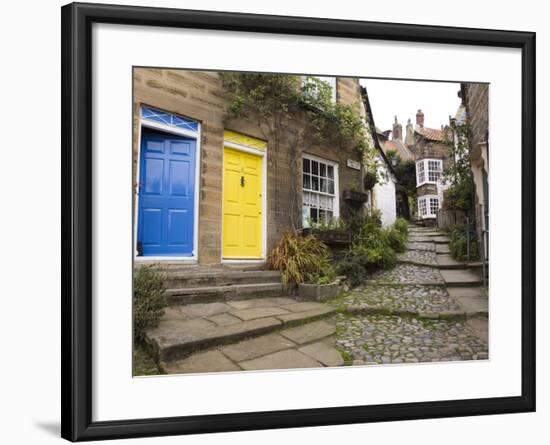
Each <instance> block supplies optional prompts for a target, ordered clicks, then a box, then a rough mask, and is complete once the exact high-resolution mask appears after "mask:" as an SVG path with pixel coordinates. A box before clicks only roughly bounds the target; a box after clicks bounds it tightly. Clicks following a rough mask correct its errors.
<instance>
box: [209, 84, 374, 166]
mask: <svg viewBox="0 0 550 445" xmlns="http://www.w3.org/2000/svg"><path fill="white" fill-rule="evenodd" d="M220 77H221V80H222V85H223V87H224V89H225V90H226V92H227V95H228V99H229V106H228V109H227V118H229V119H231V118H236V117H244V118H249V119H254V120H256V121H257V122H258V124H259V125H260V126H262V127H263V128H266V129H267V133H268V134H267V135H266V136H268V137H269V138H273V139H276V140H283V139H285V138H286V139H287V142H289V144H290V145H292V146H298V147H302V148H303V147H305V146H306V144H321V143H322V144H325V145H328V144H330V145H333V146H337V147H339V148H340V149H347V148H352V149H355V150H356V151H357V153H358V156H359V158H360V160H361V161H362V162H364V163H368V162H369V160H371V159H374V154H375V150H374V147H372V145H371V144H370V143H369V142H368V138H367V134H366V130H365V123H364V120H363V118H362V117H361V116H360V115H359V113H358V112H357V107H355V106H353V105H344V104H341V103H339V102H333V100H332V92H331V88H330V86H329V84H328V83H327V82H324V81H322V80H320V79H318V78H317V77H312V76H308V77H306V78H305V79H304V80H302V79H301V78H300V76H292V75H287V74H255V73H221V74H220ZM297 127H300V128H297ZM291 136H294V140H292V141H288V138H289V137H291Z"/></svg>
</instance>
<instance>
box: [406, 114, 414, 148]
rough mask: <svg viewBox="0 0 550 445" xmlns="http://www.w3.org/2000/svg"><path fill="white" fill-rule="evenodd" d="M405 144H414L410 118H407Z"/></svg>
mask: <svg viewBox="0 0 550 445" xmlns="http://www.w3.org/2000/svg"><path fill="white" fill-rule="evenodd" d="M405 145H406V146H407V147H408V146H409V145H414V130H413V124H412V123H411V120H410V119H409V120H407V127H406V131H405Z"/></svg>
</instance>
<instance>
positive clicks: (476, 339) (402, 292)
mask: <svg viewBox="0 0 550 445" xmlns="http://www.w3.org/2000/svg"><path fill="white" fill-rule="evenodd" d="M447 245H448V239H446V237H445V236H442V234H441V233H439V232H438V231H437V230H434V229H421V228H414V227H411V228H410V229H409V243H408V245H407V250H406V251H405V252H404V253H402V254H400V255H399V256H398V264H397V266H396V267H395V268H394V269H392V270H389V271H382V272H378V273H375V274H374V275H373V276H372V277H371V278H370V279H369V280H368V282H367V284H366V285H364V286H360V287H358V288H355V289H352V290H350V291H348V292H345V293H342V294H341V295H340V296H338V297H337V298H336V299H335V300H333V301H332V302H331V303H332V304H333V305H335V306H336V307H337V308H338V313H337V315H336V348H337V349H338V350H339V351H340V352H341V354H342V356H343V357H344V360H345V363H346V364H347V365H375V364H389V363H418V362H449V361H462V360H486V359H488V357H489V355H488V345H487V334H486V332H487V309H486V308H487V297H486V293H485V291H484V290H483V289H481V288H480V287H478V285H477V284H476V283H473V284H472V283H471V282H470V281H471V275H472V274H473V273H474V272H471V271H470V270H467V271H463V270H455V271H452V273H453V280H455V282H453V283H452V285H453V287H451V284H450V283H449V281H448V280H447V279H446V278H445V276H446V275H445V273H448V272H449V271H447V270H445V271H444V274H442V273H441V270H443V269H451V268H453V269H458V268H459V267H464V265H461V264H460V263H456V262H449V259H448V258H447V257H448V255H447V254H445V253H444V254H438V253H436V252H437V251H438V249H437V248H436V246H440V247H443V249H441V248H440V249H439V250H443V251H446V250H447V249H445V247H447ZM441 255H445V258H443V256H441ZM443 260H444V261H445V262H444V263H443ZM442 264H444V265H442ZM466 273H468V274H470V275H468V277H467V278H468V279H470V281H468V282H466V280H465V281H464V283H461V282H460V280H458V281H456V278H455V277H456V276H457V274H458V275H459V278H460V274H466ZM454 286H458V287H454ZM480 326H481V328H479V327H480Z"/></svg>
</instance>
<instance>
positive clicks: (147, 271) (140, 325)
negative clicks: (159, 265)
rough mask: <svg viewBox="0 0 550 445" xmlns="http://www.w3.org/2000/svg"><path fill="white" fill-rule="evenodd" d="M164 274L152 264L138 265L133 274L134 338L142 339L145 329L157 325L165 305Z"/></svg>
mask: <svg viewBox="0 0 550 445" xmlns="http://www.w3.org/2000/svg"><path fill="white" fill-rule="evenodd" d="M166 304H167V301H166V288H165V285H164V276H163V274H162V273H161V272H159V271H158V270H157V269H155V268H154V267H153V266H142V267H140V268H139V269H138V270H137V272H136V274H135V276H134V306H133V311H134V338H135V339H136V340H144V338H145V331H146V330H147V329H149V328H153V327H155V326H158V323H159V320H160V317H161V316H162V315H163V314H164V308H165V307H166Z"/></svg>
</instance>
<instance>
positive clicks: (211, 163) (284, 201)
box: [133, 68, 362, 264]
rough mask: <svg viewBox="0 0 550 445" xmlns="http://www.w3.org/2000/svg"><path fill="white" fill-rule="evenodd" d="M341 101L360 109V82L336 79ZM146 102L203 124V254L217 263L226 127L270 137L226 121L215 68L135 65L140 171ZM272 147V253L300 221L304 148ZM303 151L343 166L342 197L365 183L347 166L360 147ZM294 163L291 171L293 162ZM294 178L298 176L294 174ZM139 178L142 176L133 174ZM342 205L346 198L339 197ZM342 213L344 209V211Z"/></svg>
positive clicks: (246, 124) (207, 261)
mask: <svg viewBox="0 0 550 445" xmlns="http://www.w3.org/2000/svg"><path fill="white" fill-rule="evenodd" d="M336 96H337V100H338V101H340V102H341V103H343V104H350V105H353V104H357V106H358V111H361V110H362V107H360V104H361V101H360V88H359V81H358V79H355V78H338V79H337V94H336ZM141 104H145V105H149V106H152V107H155V108H159V109H162V110H165V111H167V112H171V113H175V114H179V115H182V116H185V117H188V118H191V119H194V120H196V121H199V122H200V123H201V153H200V156H201V166H200V194H199V227H198V230H199V234H198V235H199V236H198V254H199V262H200V263H201V264H216V263H219V262H220V259H221V233H222V171H223V131H224V129H227V130H233V131H236V132H240V133H243V134H246V135H249V136H252V137H256V138H259V139H263V140H266V139H267V138H266V135H264V134H263V133H262V131H261V130H260V129H259V128H258V127H257V126H255V125H253V124H252V123H250V122H247V121H245V120H232V121H231V122H225V121H224V118H225V107H226V102H225V99H224V91H223V89H222V87H221V82H220V79H219V76H218V74H217V73H215V72H204V71H202V72H197V71H186V70H165V69H153V68H136V69H134V158H133V162H134V172H137V169H136V166H137V161H138V146H139V110H140V106H141ZM267 142H268V146H267V163H268V164H267V198H266V207H267V208H266V211H267V215H266V219H267V234H265V235H266V237H267V252H269V251H270V250H271V249H272V247H273V245H274V243H276V242H277V241H278V240H279V238H280V236H281V235H282V234H283V232H285V231H287V230H290V229H291V227H292V224H291V218H293V220H294V221H295V222H297V223H298V224H300V223H301V221H300V220H301V202H302V196H301V168H302V167H301V151H302V147H298V149H297V150H296V151H297V153H298V155H297V156H295V158H292V156H291V153H292V150H291V149H290V147H289V146H285V145H284V144H283V145H282V146H280V147H279V151H278V152H276V151H274V150H273V147H272V144H270V141H269V140H268V141H267ZM304 152H306V153H309V154H312V155H316V156H319V157H322V158H325V159H328V160H332V161H335V162H337V163H338V164H339V190H340V195H341V194H342V193H343V191H344V190H346V189H352V188H357V186H358V185H360V184H361V172H360V171H358V170H354V169H351V168H349V167H347V166H346V164H347V159H354V160H358V158H357V154H356V153H355V151H345V150H342V149H341V148H340V147H333V146H310V147H307V149H305V150H304ZM293 163H294V172H296V173H297V174H295V175H293V174H292V168H291V165H293ZM293 176H294V177H293ZM134 179H135V181H136V182H137V178H136V177H135V176H134ZM340 205H341V206H342V205H343V200H342V198H341V197H340ZM341 213H342V211H341Z"/></svg>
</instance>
